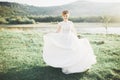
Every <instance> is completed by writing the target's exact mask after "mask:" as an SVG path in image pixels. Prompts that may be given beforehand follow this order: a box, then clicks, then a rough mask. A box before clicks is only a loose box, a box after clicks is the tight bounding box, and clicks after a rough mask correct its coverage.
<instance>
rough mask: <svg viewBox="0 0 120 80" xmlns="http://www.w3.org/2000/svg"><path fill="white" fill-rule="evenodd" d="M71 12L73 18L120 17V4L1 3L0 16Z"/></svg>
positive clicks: (83, 2)
mask: <svg viewBox="0 0 120 80" xmlns="http://www.w3.org/2000/svg"><path fill="white" fill-rule="evenodd" d="M63 10H69V11H70V12H71V15H72V16H100V15H120V3H95V2H87V1H79V0H78V1H76V2H73V3H70V4H66V5H61V6H52V7H37V6H31V5H26V4H19V3H13V2H0V16H11V15H21V16H24V15H61V11H63Z"/></svg>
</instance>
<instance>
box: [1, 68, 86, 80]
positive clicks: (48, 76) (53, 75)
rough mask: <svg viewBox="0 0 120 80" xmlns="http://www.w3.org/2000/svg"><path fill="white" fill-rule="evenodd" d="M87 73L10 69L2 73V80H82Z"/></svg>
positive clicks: (52, 69) (54, 69)
mask: <svg viewBox="0 0 120 80" xmlns="http://www.w3.org/2000/svg"><path fill="white" fill-rule="evenodd" d="M86 74H87V73H86V72H83V73H74V74H68V75H67V74H64V73H62V71H61V68H53V67H50V66H45V67H40V66H37V67H33V68H29V69H23V70H21V71H16V69H10V70H8V72H7V73H0V80H80V79H81V78H82V77H83V76H84V75H86Z"/></svg>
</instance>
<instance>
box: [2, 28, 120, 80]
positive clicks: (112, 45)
mask: <svg viewBox="0 0 120 80" xmlns="http://www.w3.org/2000/svg"><path fill="white" fill-rule="evenodd" d="M43 35H44V34H43V33H38V32H13V31H7V30H5V31H0V80H120V35H115V34H109V35H107V38H106V36H105V35H104V34H81V35H82V36H84V37H86V38H88V39H89V40H90V43H91V44H92V47H93V49H94V52H95V55H96V56H97V64H95V65H93V66H92V68H91V69H90V70H89V71H88V72H83V73H75V74H69V75H65V74H63V73H62V72H61V69H60V68H53V67H50V66H47V65H46V64H45V63H44V61H43V58H42V49H43Z"/></svg>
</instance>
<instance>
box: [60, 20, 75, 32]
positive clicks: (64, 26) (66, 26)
mask: <svg viewBox="0 0 120 80" xmlns="http://www.w3.org/2000/svg"><path fill="white" fill-rule="evenodd" d="M58 25H59V26H61V31H60V33H71V32H72V27H73V22H72V21H67V22H65V21H62V22H59V23H58Z"/></svg>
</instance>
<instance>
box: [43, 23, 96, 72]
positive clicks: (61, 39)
mask: <svg viewBox="0 0 120 80" xmlns="http://www.w3.org/2000/svg"><path fill="white" fill-rule="evenodd" d="M58 25H60V26H61V31H60V32H59V33H55V32H52V33H47V34H45V35H44V36H43V40H44V46H43V60H44V61H45V63H46V64H47V65H49V66H52V67H57V68H62V72H63V73H65V74H70V73H78V72H83V71H85V70H87V69H89V68H90V67H91V66H92V64H95V63H96V56H95V55H94V52H93V49H92V47H91V45H90V43H89V41H88V39H87V38H81V39H79V38H78V37H77V36H76V35H75V34H74V33H73V32H72V27H73V23H72V21H67V22H64V21H62V22H59V23H58Z"/></svg>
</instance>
